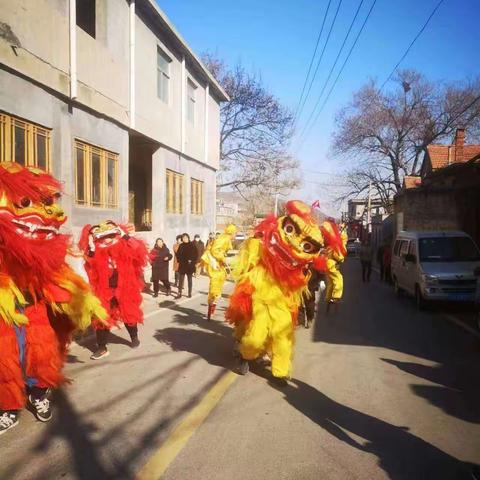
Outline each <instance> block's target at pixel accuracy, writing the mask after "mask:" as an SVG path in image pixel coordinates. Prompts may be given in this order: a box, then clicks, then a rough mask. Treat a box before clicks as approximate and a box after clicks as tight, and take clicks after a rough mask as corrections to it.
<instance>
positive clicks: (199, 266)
mask: <svg viewBox="0 0 480 480" xmlns="http://www.w3.org/2000/svg"><path fill="white" fill-rule="evenodd" d="M193 243H194V244H195V247H196V249H197V265H196V272H195V273H196V275H200V273H203V265H202V262H201V260H200V259H201V258H202V255H203V253H204V252H205V244H204V243H203V242H202V240H201V239H200V235H195V237H193Z"/></svg>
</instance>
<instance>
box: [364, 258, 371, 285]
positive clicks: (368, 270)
mask: <svg viewBox="0 0 480 480" xmlns="http://www.w3.org/2000/svg"><path fill="white" fill-rule="evenodd" d="M371 274H372V262H368V261H365V260H362V280H363V281H364V282H369V281H370V276H371Z"/></svg>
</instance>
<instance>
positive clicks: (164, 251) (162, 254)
mask: <svg viewBox="0 0 480 480" xmlns="http://www.w3.org/2000/svg"><path fill="white" fill-rule="evenodd" d="M171 259H172V254H171V253H170V250H169V249H168V247H167V246H166V245H165V243H164V242H163V240H162V239H161V238H157V240H156V241H155V246H154V247H153V248H152V250H151V251H150V263H151V264H152V283H153V296H154V297H158V292H159V291H160V282H162V283H163V286H164V287H165V289H166V292H167V296H168V295H170V294H171V292H172V291H171V287H170V281H169V279H168V266H169V263H170V260H171Z"/></svg>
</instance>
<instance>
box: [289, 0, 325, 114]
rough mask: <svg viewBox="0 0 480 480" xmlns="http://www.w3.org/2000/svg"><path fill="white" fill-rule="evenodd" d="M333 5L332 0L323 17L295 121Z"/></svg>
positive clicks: (296, 110)
mask: <svg viewBox="0 0 480 480" xmlns="http://www.w3.org/2000/svg"><path fill="white" fill-rule="evenodd" d="M331 4H332V0H329V1H328V5H327V9H326V11H325V15H324V16H323V21H322V26H321V27H320V33H319V34H318V37H317V43H316V45H315V49H314V51H313V55H312V58H311V60H310V65H309V66H308V71H307V75H306V77H305V81H304V82H303V87H302V93H301V94H300V98H299V99H298V104H297V108H296V109H295V119H297V118H298V112H299V109H300V104H301V103H302V100H303V94H304V93H305V88H306V86H307V82H308V79H309V77H310V72H311V71H312V66H313V62H314V60H315V56H316V55H317V50H318V45H319V44H320V38H321V37H322V33H323V28H324V27H325V22H326V20H327V15H328V12H329V10H330V5H331Z"/></svg>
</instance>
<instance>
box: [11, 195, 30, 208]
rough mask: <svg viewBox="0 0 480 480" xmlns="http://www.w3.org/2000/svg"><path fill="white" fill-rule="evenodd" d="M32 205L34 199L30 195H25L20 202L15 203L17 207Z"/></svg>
mask: <svg viewBox="0 0 480 480" xmlns="http://www.w3.org/2000/svg"><path fill="white" fill-rule="evenodd" d="M31 205H32V201H31V200H30V199H29V198H28V197H23V198H21V199H20V203H19V204H15V206H16V207H17V208H28V207H30V206H31Z"/></svg>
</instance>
